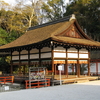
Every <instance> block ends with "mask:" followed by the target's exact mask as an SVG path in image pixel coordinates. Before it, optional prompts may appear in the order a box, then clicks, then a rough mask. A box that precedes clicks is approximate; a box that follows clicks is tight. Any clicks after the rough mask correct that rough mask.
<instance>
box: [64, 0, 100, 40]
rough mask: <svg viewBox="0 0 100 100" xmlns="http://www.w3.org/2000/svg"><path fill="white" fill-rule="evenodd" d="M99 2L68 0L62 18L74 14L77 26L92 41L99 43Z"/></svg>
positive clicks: (92, 0)
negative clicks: (78, 25) (79, 26)
mask: <svg viewBox="0 0 100 100" xmlns="http://www.w3.org/2000/svg"><path fill="white" fill-rule="evenodd" d="M99 7H100V0H70V3H69V4H68V6H67V8H66V13H65V14H64V16H68V15H71V14H73V13H74V14H75V15H76V17H77V20H78V22H79V24H80V25H81V26H82V28H83V30H84V31H85V33H87V34H88V35H89V36H90V37H92V38H93V39H94V40H98V41H100V19H99V18H100V9H99Z"/></svg>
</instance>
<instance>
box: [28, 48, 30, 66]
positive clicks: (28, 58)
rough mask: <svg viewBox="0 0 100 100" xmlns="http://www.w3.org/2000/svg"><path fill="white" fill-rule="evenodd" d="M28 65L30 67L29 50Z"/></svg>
mask: <svg viewBox="0 0 100 100" xmlns="http://www.w3.org/2000/svg"><path fill="white" fill-rule="evenodd" d="M28 67H30V50H28Z"/></svg>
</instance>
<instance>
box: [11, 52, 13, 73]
mask: <svg viewBox="0 0 100 100" xmlns="http://www.w3.org/2000/svg"><path fill="white" fill-rule="evenodd" d="M10 74H13V62H12V51H11V66H10Z"/></svg>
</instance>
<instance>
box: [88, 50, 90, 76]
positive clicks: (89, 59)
mask: <svg viewBox="0 0 100 100" xmlns="http://www.w3.org/2000/svg"><path fill="white" fill-rule="evenodd" d="M88 57H89V58H88V76H90V51H89V50H88Z"/></svg>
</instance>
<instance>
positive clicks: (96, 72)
mask: <svg viewBox="0 0 100 100" xmlns="http://www.w3.org/2000/svg"><path fill="white" fill-rule="evenodd" d="M96 74H97V75H98V62H96Z"/></svg>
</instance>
